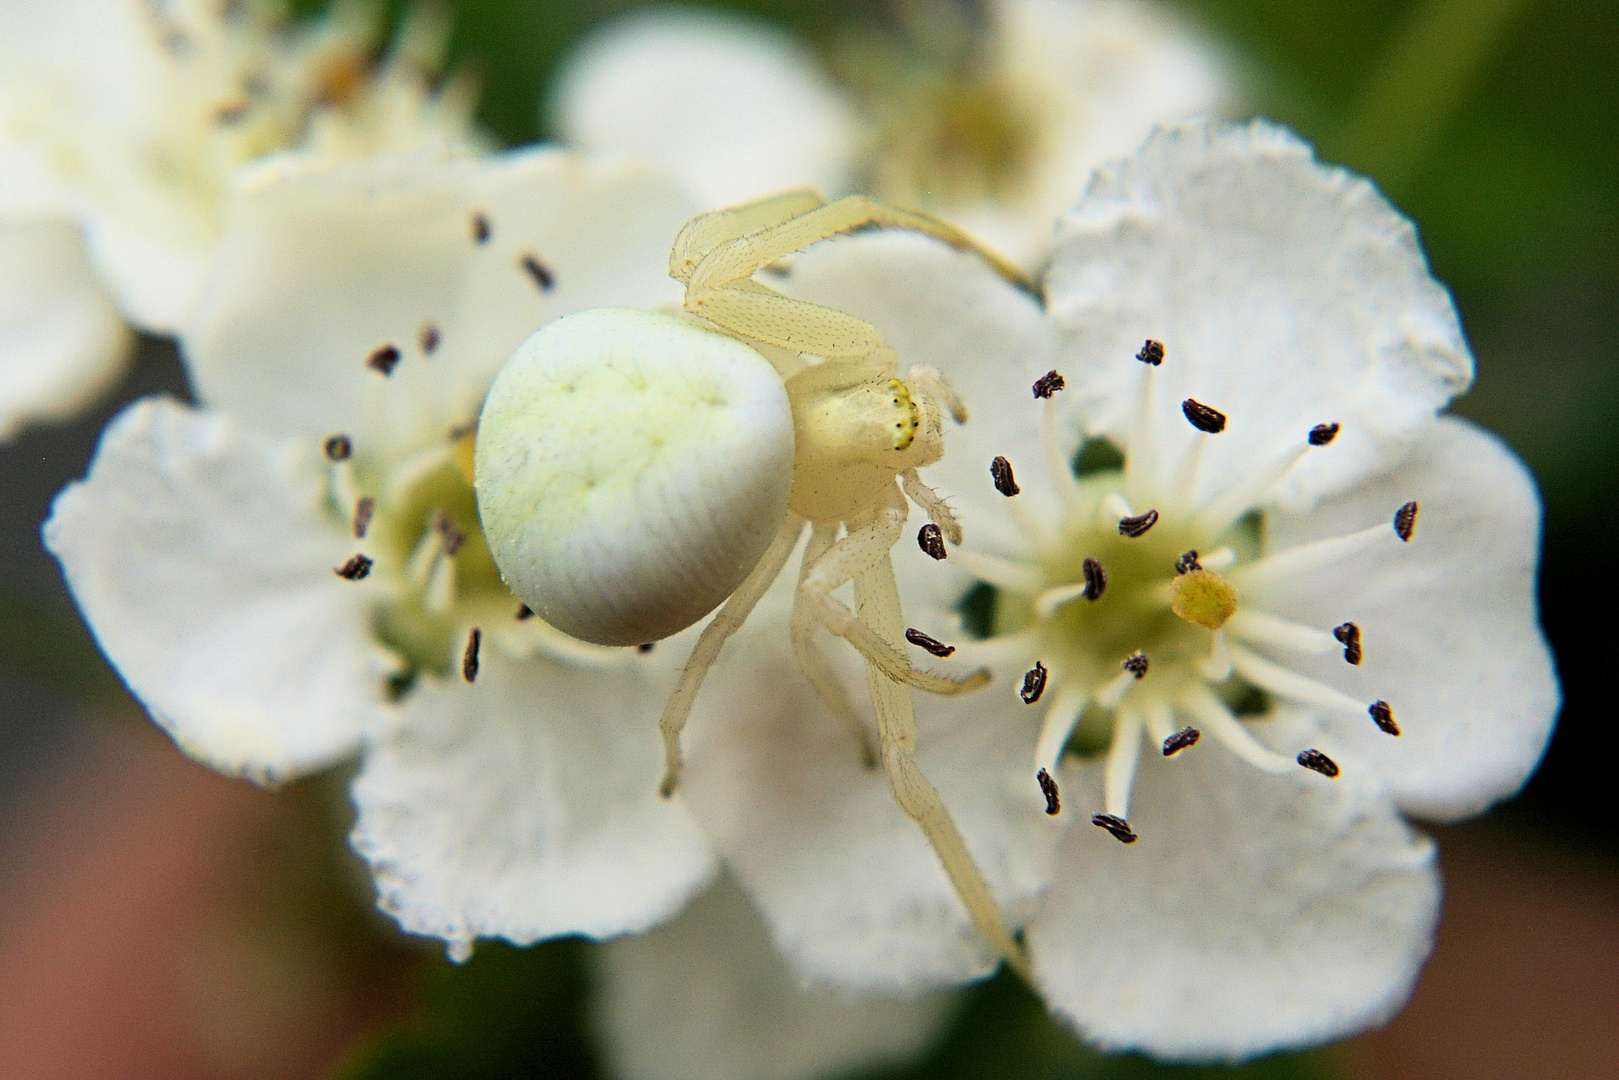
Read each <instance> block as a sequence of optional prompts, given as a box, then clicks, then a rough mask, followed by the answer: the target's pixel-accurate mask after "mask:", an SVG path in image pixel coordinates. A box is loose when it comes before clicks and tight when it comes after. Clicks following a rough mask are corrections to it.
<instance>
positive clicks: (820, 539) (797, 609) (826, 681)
mask: <svg viewBox="0 0 1619 1080" xmlns="http://www.w3.org/2000/svg"><path fill="white" fill-rule="evenodd" d="M837 539H838V523H837V522H835V521H828V522H814V523H812V525H811V531H810V538H809V543H808V544H807V545H806V546H805V548H804V559H803V563H802V564H801V565H800V567H799V572H798V591H797V592H795V593H794V596H793V619H792V626H791V629H790V631H789V637H790V638H791V640H792V643H793V655H794V656H796V657H797V658H798V666H799V668H800V669H801V670H802V671H803V672H804V676H805V677H806V678H807V679H809V681H810V685H811V686H813V687H814V688H815V692H816V694H817V695H818V696H819V697H820V699H821V700H822V701H823V702H824V703H825V704H826V707H827V708H829V709H831V710H832V713H833V714H834V715H835V716H837V718H838V719H839V720H841V721H843V726H844V727H845V728H847V729H848V731H849V734H850V735H851V736H853V737H854V740H855V746H856V748H857V749H858V750H859V752H860V760H861V763H862V764H863V765H865V766H866V768H868V769H874V768H876V767H877V747H876V745H875V744H873V742H872V740H871V733H870V732H868V731H867V730H866V723H865V721H864V720H862V719H861V718H860V714H859V713H858V712H856V711H855V707H854V703H853V702H851V701H850V700H849V691H848V690H847V689H845V688H844V685H843V683H842V681H841V680H839V679H838V677H837V676H836V675H834V674H833V673H832V668H831V666H830V665H829V664H828V663H827V661H826V654H825V653H823V652H821V649H820V647H819V646H818V645H816V644H815V627H816V620H815V613H814V611H812V610H811V609H810V608H809V607H807V606H806V605H805V604H804V603H803V602H802V601H801V600H800V599H799V595H800V594H801V593H802V591H803V588H804V578H805V577H806V576H807V575H808V574H809V572H810V568H811V567H813V566H814V565H815V564H816V563H817V562H819V561H820V559H821V556H822V555H825V554H826V553H827V551H829V550H830V549H831V548H832V545H833V544H835V543H836V542H837Z"/></svg>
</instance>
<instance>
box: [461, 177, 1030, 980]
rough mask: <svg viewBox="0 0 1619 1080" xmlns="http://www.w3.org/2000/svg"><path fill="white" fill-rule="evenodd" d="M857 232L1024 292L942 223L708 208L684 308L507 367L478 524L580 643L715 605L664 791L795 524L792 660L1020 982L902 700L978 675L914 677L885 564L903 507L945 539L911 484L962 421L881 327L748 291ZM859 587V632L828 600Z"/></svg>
mask: <svg viewBox="0 0 1619 1080" xmlns="http://www.w3.org/2000/svg"><path fill="white" fill-rule="evenodd" d="M867 227H879V228H900V229H909V230H915V231H918V232H922V233H925V234H927V235H929V236H932V237H935V238H936V239H939V240H941V241H944V242H945V243H948V244H951V245H952V246H954V247H957V248H962V249H968V250H972V251H976V252H978V253H979V254H981V255H983V256H984V257H985V258H986V259H988V260H989V261H990V262H991V263H992V264H993V265H994V267H995V268H996V269H997V270H998V271H999V272H1001V273H1002V274H1004V275H1006V276H1007V277H1008V278H1010V279H1012V280H1021V278H1020V275H1019V274H1018V271H1017V270H1015V269H1014V268H1012V267H1011V266H1010V265H1009V264H1007V263H1005V262H1003V261H1002V260H1000V259H998V258H997V257H995V256H993V255H990V254H988V253H986V252H983V251H981V249H979V248H977V247H976V245H974V243H973V242H972V241H971V240H970V239H968V238H967V237H966V236H965V235H963V234H961V233H959V232H957V231H956V230H955V229H952V228H951V227H950V226H948V225H946V224H944V223H943V222H940V221H937V220H935V219H933V218H930V217H927V216H925V215H921V214H915V213H909V212H906V211H901V210H897V209H894V208H892V207H888V206H885V205H883V204H881V203H878V202H875V201H873V200H871V199H867V198H864V197H859V196H854V197H850V198H845V199H840V200H838V201H836V202H833V203H830V204H829V203H826V202H825V200H824V199H822V198H821V197H820V196H819V195H818V194H816V193H815V192H813V191H808V190H800V191H792V192H787V193H785V194H782V195H779V196H775V197H773V198H768V199H763V200H760V201H759V202H755V203H749V204H746V205H743V206H738V207H733V208H730V209H725V210H718V211H714V212H712V213H708V214H703V215H699V216H698V217H696V218H693V219H692V220H691V221H690V222H688V223H687V224H686V226H685V227H684V228H683V229H682V230H681V231H680V234H679V235H678V236H677V237H676V239H675V242H674V246H673V248H672V250H671V252H670V256H669V263H670V274H671V275H672V276H673V277H674V278H676V279H677V280H678V281H680V282H682V283H683V284H684V285H685V286H686V295H685V303H684V311H685V313H684V314H681V315H673V314H661V313H654V312H646V311H638V310H634V311H632V310H619V309H598V310H594V311H586V312H581V313H578V314H576V315H572V316H567V317H564V318H562V319H559V320H557V321H556V322H554V323H552V324H550V325H549V326H547V327H545V328H544V329H542V330H540V331H538V332H537V333H536V334H534V335H533V336H532V337H531V338H529V340H528V341H526V342H525V343H524V344H523V345H522V347H520V348H519V349H518V351H517V353H516V354H514V356H513V357H512V359H511V360H510V361H509V362H508V363H507V365H506V366H505V367H504V368H503V369H502V370H501V372H500V374H499V376H497V378H496V380H495V383H494V385H493V387H492V388H491V389H490V392H489V396H488V398H487V400H486V402H485V405H484V409H483V413H482V416H481V418H480V421H479V429H478V442H477V451H476V461H475V475H476V485H475V486H476V490H477V494H478V506H479V512H480V515H481V516H482V519H483V524H484V529H485V534H486V536H487V537H488V539H489V544H490V548H491V551H492V553H493V554H494V557H495V561H496V563H497V564H498V565H499V567H500V569H501V574H502V576H503V577H504V579H505V581H506V583H507V585H508V586H509V587H510V588H511V589H512V591H513V592H515V593H516V594H517V596H518V597H519V598H521V599H522V600H523V601H524V602H525V603H526V604H528V605H529V606H530V607H532V608H533V609H534V610H535V611H536V612H537V613H538V614H539V615H540V616H541V617H542V618H544V619H546V620H547V621H548V622H551V623H552V624H553V625H555V626H557V627H558V628H559V629H562V630H564V631H565V632H567V633H570V634H573V635H574V636H577V637H580V638H583V639H585V640H588V641H594V642H596V643H598V644H613V645H626V644H639V643H642V642H647V641H652V640H656V639H657V638H661V637H666V636H668V635H669V634H672V633H675V632H676V631H678V630H681V629H684V628H685V627H687V626H689V625H691V624H692V623H694V622H696V621H697V620H698V619H699V618H701V617H702V616H703V615H705V614H707V613H708V612H709V611H711V610H713V608H714V607H715V606H716V605H718V604H719V603H720V601H721V600H725V604H724V607H723V608H722V609H721V610H720V612H719V614H718V615H717V616H716V617H715V618H714V620H713V621H712V622H711V623H710V624H709V625H708V627H707V628H705V629H704V631H703V633H702V635H701V636H700V637H699V639H698V642H697V645H696V647H695V648H694V649H693V650H692V655H691V658H690V660H689V661H688V662H687V664H686V667H685V670H684V671H683V672H682V674H681V678H680V681H679V683H678V685H677V686H676V688H675V690H674V692H673V694H671V696H670V699H669V702H668V705H667V706H666V708H665V709H664V713H663V716H662V718H661V720H660V722H659V728H660V730H661V732H662V735H663V740H664V749H665V762H666V769H665V774H664V779H663V783H662V788H661V790H662V792H663V794H664V795H665V796H669V795H672V794H673V792H674V791H675V789H676V787H677V786H678V784H679V781H680V770H681V758H680V734H681V731H682V729H683V727H684V726H685V722H686V719H687V716H688V715H689V714H690V711H691V706H692V703H693V700H694V699H695V697H696V694H697V691H698V688H699V687H700V686H701V684H702V681H703V678H704V676H705V675H706V673H707V671H708V669H709V668H710V667H711V666H712V664H713V663H714V661H715V659H716V658H717V657H718V655H719V652H720V649H721V648H722V646H723V645H724V643H725V641H726V639H727V638H728V637H730V635H731V634H733V633H734V632H735V631H736V630H737V629H738V628H740V627H741V625H742V623H743V622H744V621H745V620H746V619H747V617H748V615H749V613H750V612H751V611H752V610H753V608H754V606H755V605H756V604H757V603H758V602H759V599H760V598H761V597H762V596H763V595H764V593H765V591H766V590H767V589H768V588H769V586H770V584H771V582H773V581H774V580H775V579H776V577H777V575H778V574H779V573H780V572H781V570H782V568H783V566H784V565H785V564H786V562H787V559H788V558H789V557H790V555H791V553H792V550H793V548H794V547H796V546H797V543H798V540H799V538H800V537H801V536H802V534H803V532H804V529H805V525H806V522H807V523H808V526H809V530H810V536H809V541H808V543H807V545H806V547H805V551H804V557H803V564H802V569H801V571H800V574H799V583H798V588H797V591H796V594H795V602H794V607H793V616H792V624H791V639H792V645H793V649H794V652H795V654H796V655H797V658H798V661H799V663H800V665H801V666H802V667H803V669H804V671H805V673H806V675H807V676H808V678H809V679H810V681H811V683H812V684H813V685H814V686H815V688H816V690H817V691H818V693H819V694H820V695H821V697H822V698H823V699H824V700H825V701H826V702H827V703H828V705H829V706H830V707H831V708H832V710H833V711H834V712H836V713H837V715H838V716H839V717H840V718H841V719H842V720H843V722H844V723H845V724H846V725H847V726H848V728H849V730H850V732H851V733H852V734H853V735H854V737H855V740H856V742H857V743H858V745H859V747H860V751H861V753H862V754H863V756H864V758H865V760H866V761H867V763H868V764H872V765H875V764H876V763H877V762H878V761H880V762H881V764H882V767H883V769H884V770H885V772H886V773H887V776H888V780H889V785H890V788H891V789H892V791H893V794H894V797H895V799H896V801H897V802H898V803H899V805H900V806H901V808H903V809H904V811H905V812H906V813H907V814H908V815H909V816H910V817H911V818H912V819H914V820H915V821H916V822H917V823H918V824H919V825H920V826H921V828H922V830H923V832H924V833H925V834H926V836H927V838H928V840H929V842H930V843H931V844H932V845H933V847H934V850H935V851H936V852H937V853H938V856H939V858H940V861H941V862H942V863H943V864H944V868H945V870H946V872H947V873H948V874H949V876H950V878H951V881H952V882H953V884H954V886H955V888H956V890H957V892H958V893H959V894H960V896H961V898H962V900H963V902H964V903H965V904H966V907H967V910H968V912H969V914H970V915H971V916H972V919H973V923H974V925H975V926H976V927H977V929H978V931H979V933H980V934H981V935H982V936H983V937H984V938H985V939H986V940H987V941H988V942H989V943H990V944H991V945H993V946H994V947H995V948H996V949H997V950H998V951H999V952H1000V953H1001V954H1002V955H1003V956H1005V957H1006V958H1007V959H1008V961H1009V962H1011V963H1012V964H1013V965H1014V966H1015V967H1017V968H1018V969H1019V970H1024V967H1025V965H1024V961H1023V954H1022V950H1021V948H1020V947H1019V946H1018V945H1017V944H1016V943H1015V942H1014V941H1013V939H1012V937H1011V935H1010V934H1009V933H1008V932H1007V930H1006V927H1005V925H1004V923H1003V922H1002V920H1001V916H1000V912H999V910H998V909H997V907H996V905H995V902H994V900H993V898H992V896H991V894H990V892H989V889H988V887H987V885H986V884H985V882H984V878H983V875H982V873H981V872H980V871H979V869H978V866H977V865H976V863H974V861H973V859H972V857H971V855H970V854H969V853H968V851H967V848H966V845H965V843H964V841H963V840H962V837H961V834H960V832H959V831H958V830H957V828H956V826H955V823H954V821H952V819H951V817H950V815H949V813H948V811H947V810H946V809H945V807H944V805H943V802H942V801H941V800H940V797H939V795H938V792H937V791H936V790H935V789H934V787H933V785H932V784H931V783H930V782H929V781H928V780H927V778H926V777H924V776H923V775H922V773H921V771H920V770H919V769H918V768H917V766H916V763H915V761H914V759H913V748H914V746H915V743H916V718H915V714H914V713H913V711H912V706H911V699H910V693H909V690H908V687H911V686H915V687H918V688H920V689H924V690H928V691H931V692H934V693H946V694H953V693H961V692H965V691H968V690H973V689H976V688H978V687H980V686H982V685H984V683H985V682H987V680H988V673H987V672H983V671H980V672H977V673H974V674H972V675H970V676H967V677H965V678H951V677H947V676H943V675H938V674H934V673H931V672H925V671H920V670H918V669H916V668H915V667H913V666H912V664H911V662H910V660H909V659H908V657H907V655H906V652H905V649H904V645H903V644H902V642H903V640H904V639H903V637H902V634H903V633H904V629H905V627H904V620H903V616H902V614H901V610H900V602H899V593H898V589H897V587H896V585H895V581H894V571H893V564H892V562H891V561H890V559H889V557H888V553H889V551H890V550H891V549H892V548H893V546H894V545H895V544H896V543H897V542H898V541H899V539H900V537H901V535H902V532H903V530H904V526H905V521H906V518H907V516H908V513H909V506H908V503H907V502H906V496H907V495H908V496H909V497H910V498H911V499H912V500H914V501H915V502H916V503H917V505H919V506H920V507H922V508H923V510H924V511H926V513H927V514H928V517H929V518H930V519H931V520H932V522H933V523H934V524H935V525H936V526H937V527H938V529H939V530H940V531H941V532H942V533H943V535H944V536H945V537H946V538H948V539H949V540H950V541H951V542H952V543H960V541H961V529H960V526H959V524H958V523H957V522H956V520H955V517H954V515H953V514H951V512H950V510H949V508H948V507H947V506H946V505H945V504H944V501H943V500H942V499H941V498H940V497H939V496H938V495H937V494H936V493H935V492H934V491H933V490H932V489H931V488H929V487H928V486H927V485H925V484H924V483H923V482H922V480H921V478H920V477H919V476H918V475H917V469H919V468H920V467H922V466H924V465H928V464H931V463H932V462H934V461H937V460H938V459H939V457H940V456H941V455H942V454H943V450H944V448H943V437H942V435H943V419H942V414H941V405H942V406H943V407H944V408H948V409H949V411H950V413H951V414H952V416H953V417H954V419H955V420H956V421H957V422H958V423H959V422H962V421H964V420H965V419H966V411H965V408H964V407H963V405H962V403H961V401H960V399H959V398H957V397H956V395H955V394H954V393H953V392H952V391H951V390H950V389H949V388H948V386H946V385H945V383H944V381H943V379H942V378H941V377H940V376H939V374H938V372H937V371H934V370H933V369H931V368H922V367H915V368H912V369H910V371H908V372H907V373H906V375H905V377H904V378H903V379H902V378H900V375H899V370H898V364H897V359H896V357H895V355H894V353H893V351H892V350H891V349H889V348H888V347H887V345H885V344H884V342H883V339H882V336H881V334H880V333H879V332H878V331H877V329H876V328H875V327H873V326H871V325H870V324H868V323H866V322H863V321H861V320H859V319H856V318H854V317H853V316H850V315H847V314H845V313H843V312H841V311H836V310H833V309H829V308H825V307H821V306H819V305H816V304H811V303H808V302H806V301H802V300H796V299H793V298H791V297H787V296H783V295H782V294H780V293H777V292H775V291H773V290H771V289H769V288H767V287H766V286H764V285H761V284H760V283H758V282H756V281H754V280H753V274H754V273H755V272H757V271H758V270H760V269H763V268H765V267H768V266H770V265H771V264H772V263H775V262H776V261H777V260H779V259H781V258H783V257H784V256H787V255H789V254H792V253H793V252H796V251H801V250H803V249H805V248H807V247H809V246H810V245H812V244H815V243H817V242H819V241H821V240H825V239H828V238H830V237H833V236H837V235H839V234H842V233H848V232H852V231H854V230H857V229H861V228H867ZM693 316H695V318H693ZM802 354H811V355H812V356H815V357H819V358H820V360H819V361H818V362H813V363H812V362H807V361H806V360H805V359H803V356H802ZM840 530H843V531H844V532H845V535H843V536H841V537H840V536H839V532H840ZM851 581H852V582H853V583H854V591H855V600H856V606H857V608H858V609H859V614H858V615H857V614H856V613H855V612H852V611H850V610H849V609H848V607H847V606H845V605H844V604H843V603H842V602H841V601H839V600H837V599H836V598H835V597H834V596H833V595H832V594H833V592H834V590H836V589H837V588H839V587H840V586H842V585H844V584H846V583H848V582H851ZM726 597H729V599H726ZM817 624H819V625H820V626H823V627H825V628H826V629H827V630H829V631H830V632H831V633H833V634H835V635H837V636H839V637H842V638H843V639H844V640H846V641H848V642H849V643H850V644H851V645H853V646H854V647H855V648H856V649H858V650H859V651H860V653H861V655H862V656H863V657H864V659H865V661H866V670H867V678H868V682H869V684H870V687H871V693H872V698H873V701H874V704H875V708H876V713H877V733H878V746H877V747H875V748H874V747H873V746H872V744H871V739H870V736H869V735H868V734H867V731H866V727H865V724H864V723H863V721H862V720H861V719H860V717H859V715H858V713H857V712H856V711H855V709H854V707H853V705H852V704H851V702H850V701H849V699H848V695H847V694H846V692H845V691H844V688H843V686H842V684H841V683H839V682H838V680H837V679H836V678H835V677H834V675H833V674H832V672H831V670H830V668H829V667H828V666H827V662H826V659H825V658H824V657H823V656H822V655H821V653H820V652H819V650H818V649H817V647H816V645H815V644H814V641H813V631H814V628H815V626H816V625H817Z"/></svg>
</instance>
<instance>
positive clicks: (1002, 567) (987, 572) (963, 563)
mask: <svg viewBox="0 0 1619 1080" xmlns="http://www.w3.org/2000/svg"><path fill="white" fill-rule="evenodd" d="M1014 505H1016V504H1014ZM950 558H951V559H952V560H953V561H954V562H956V563H957V564H958V565H959V566H960V567H961V568H962V569H963V570H966V571H967V572H968V573H969V574H971V575H973V577H976V578H978V579H979V580H981V581H987V582H989V583H990V584H991V585H994V586H996V587H997V588H1001V589H1008V590H1010V591H1012V592H1019V593H1037V592H1039V591H1040V589H1041V587H1042V582H1041V580H1040V574H1039V573H1038V572H1037V571H1036V570H1034V569H1033V568H1032V567H1029V566H1026V565H1024V564H1023V563H1017V562H1013V561H1012V560H1010V559H1002V558H1000V557H998V556H995V555H984V554H981V553H979V552H976V551H963V550H961V549H959V548H958V549H956V552H955V554H953V555H951V556H950Z"/></svg>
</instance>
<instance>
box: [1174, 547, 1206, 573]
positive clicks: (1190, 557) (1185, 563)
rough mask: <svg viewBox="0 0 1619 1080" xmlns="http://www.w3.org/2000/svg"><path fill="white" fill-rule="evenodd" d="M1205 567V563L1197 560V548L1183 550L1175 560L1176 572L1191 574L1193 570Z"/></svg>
mask: <svg viewBox="0 0 1619 1080" xmlns="http://www.w3.org/2000/svg"><path fill="white" fill-rule="evenodd" d="M1201 569H1203V564H1202V563H1200V562H1198V561H1197V549H1196V548H1193V549H1192V550H1190V551H1183V552H1181V557H1180V558H1178V559H1176V560H1175V573H1177V574H1190V573H1191V572H1192V571H1193V570H1201Z"/></svg>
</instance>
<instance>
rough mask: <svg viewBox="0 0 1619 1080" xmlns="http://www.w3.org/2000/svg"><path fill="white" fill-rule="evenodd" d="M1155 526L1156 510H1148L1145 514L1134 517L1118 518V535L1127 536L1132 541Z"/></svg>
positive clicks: (1156, 520) (1156, 519) (1156, 521)
mask: <svg viewBox="0 0 1619 1080" xmlns="http://www.w3.org/2000/svg"><path fill="white" fill-rule="evenodd" d="M1156 524H1158V511H1156V510H1148V511H1147V512H1146V513H1145V514H1137V515H1136V516H1135V517H1127V518H1120V519H1119V535H1120V536H1128V537H1130V538H1131V539H1132V540H1133V539H1135V538H1136V537H1138V536H1140V535H1142V534H1143V533H1145V532H1146V531H1147V530H1148V529H1150V528H1152V527H1153V526H1154V525H1156Z"/></svg>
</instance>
